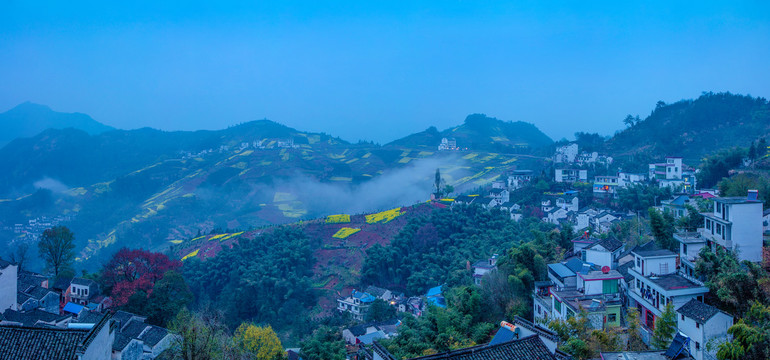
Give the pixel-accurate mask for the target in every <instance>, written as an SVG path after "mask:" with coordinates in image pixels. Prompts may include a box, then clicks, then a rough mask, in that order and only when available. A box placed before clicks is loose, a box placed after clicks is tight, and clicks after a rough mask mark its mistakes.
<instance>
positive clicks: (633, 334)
mask: <svg viewBox="0 0 770 360" xmlns="http://www.w3.org/2000/svg"><path fill="white" fill-rule="evenodd" d="M629 310H631V311H629V312H628V315H626V323H627V324H628V344H627V349H628V351H644V350H647V345H645V344H644V340H642V334H641V333H639V329H640V328H641V326H640V324H639V313H638V312H636V311H635V310H633V309H629Z"/></svg>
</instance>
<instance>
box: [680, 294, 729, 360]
mask: <svg viewBox="0 0 770 360" xmlns="http://www.w3.org/2000/svg"><path fill="white" fill-rule="evenodd" d="M676 312H677V319H676V320H677V328H678V329H679V332H681V333H682V334H684V335H686V336H687V337H689V338H690V348H689V350H690V354H691V355H692V356H693V357H694V358H695V359H696V360H703V359H716V352H717V347H718V346H719V344H721V343H723V342H726V341H729V340H730V337H729V336H728V334H727V329H729V328H730V326H732V325H733V317H732V315H730V314H728V313H726V312H724V311H721V310H719V309H717V308H715V307H713V306H711V305H707V304H704V303H702V302H700V301H698V300H695V299H693V300H690V301H688V302H687V303H685V304H684V305H682V306H681V307H679V308H678V309H677V310H676Z"/></svg>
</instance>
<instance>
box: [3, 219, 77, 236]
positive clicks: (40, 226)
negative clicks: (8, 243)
mask: <svg viewBox="0 0 770 360" xmlns="http://www.w3.org/2000/svg"><path fill="white" fill-rule="evenodd" d="M74 218H75V216H74V215H72V214H67V215H58V216H53V217H50V216H39V217H36V218H34V219H28V220H27V222H26V223H23V222H22V223H16V224H13V225H12V226H11V225H7V226H3V230H4V231H8V232H13V234H14V235H16V236H15V237H14V239H13V241H14V242H16V243H33V242H35V241H37V240H39V239H40V235H41V234H42V233H43V231H45V230H47V229H50V228H52V227H54V226H58V225H59V224H60V223H63V222H68V221H72V220H74Z"/></svg>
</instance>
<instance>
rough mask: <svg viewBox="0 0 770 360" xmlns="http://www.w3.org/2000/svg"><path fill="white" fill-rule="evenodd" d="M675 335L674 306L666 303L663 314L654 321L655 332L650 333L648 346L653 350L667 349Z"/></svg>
mask: <svg viewBox="0 0 770 360" xmlns="http://www.w3.org/2000/svg"><path fill="white" fill-rule="evenodd" d="M675 334H676V312H674V304H673V303H672V302H670V301H669V302H668V303H667V304H666V308H665V309H664V310H663V313H662V314H661V315H660V317H659V318H658V319H657V320H656V321H655V330H653V332H652V341H651V342H650V345H652V347H653V348H654V349H667V348H668V346H669V345H671V340H673V339H674V335H675Z"/></svg>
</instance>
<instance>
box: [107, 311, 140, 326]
mask: <svg viewBox="0 0 770 360" xmlns="http://www.w3.org/2000/svg"><path fill="white" fill-rule="evenodd" d="M134 317H138V318H140V319H142V320H144V319H145V318H144V317H140V316H137V315H135V314H132V313H130V312H126V311H123V310H118V311H116V312H115V314H114V315H112V320H114V321H115V323H116V324H117V325H118V328H122V327H123V326H124V325H126V324H128V322H129V321H130V320H131V318H134Z"/></svg>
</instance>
